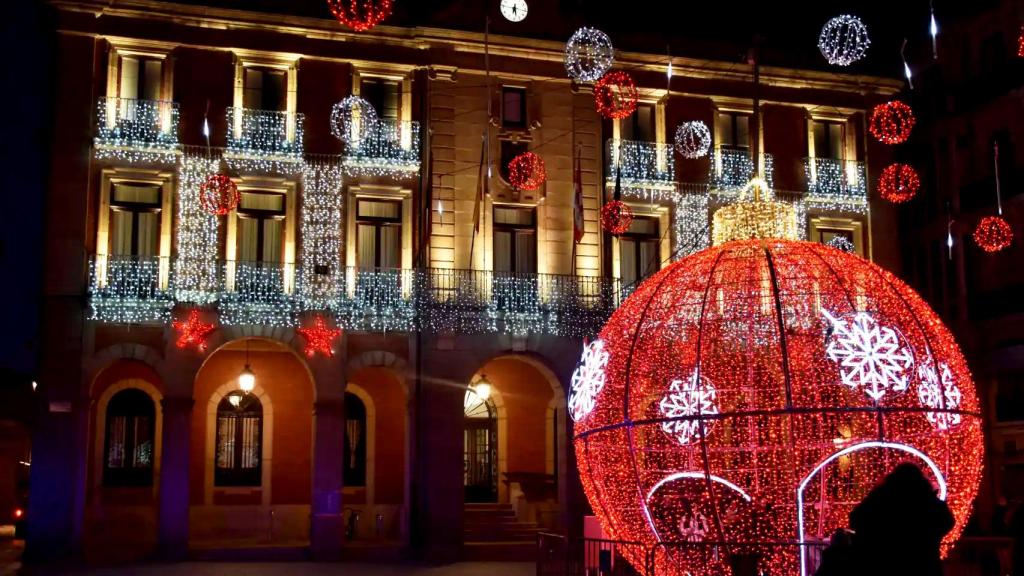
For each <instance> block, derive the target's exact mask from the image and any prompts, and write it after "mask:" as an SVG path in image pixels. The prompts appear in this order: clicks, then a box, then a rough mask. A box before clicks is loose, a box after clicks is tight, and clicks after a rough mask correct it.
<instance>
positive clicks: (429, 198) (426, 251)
mask: <svg viewBox="0 0 1024 576" xmlns="http://www.w3.org/2000/svg"><path fill="white" fill-rule="evenodd" d="M424 200H425V202H424V203H425V204H426V205H427V209H426V210H425V211H424V212H425V215H424V216H425V220H424V221H423V238H422V240H421V241H420V246H421V247H422V250H423V252H422V256H421V258H420V260H421V263H426V262H429V261H430V236H431V235H432V234H433V233H434V155H433V154H431V155H430V161H429V162H428V163H427V190H426V198H425V199H424Z"/></svg>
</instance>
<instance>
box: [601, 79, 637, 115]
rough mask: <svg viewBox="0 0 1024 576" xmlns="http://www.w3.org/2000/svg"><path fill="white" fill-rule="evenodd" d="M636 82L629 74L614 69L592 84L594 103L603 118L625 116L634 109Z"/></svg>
mask: <svg viewBox="0 0 1024 576" xmlns="http://www.w3.org/2000/svg"><path fill="white" fill-rule="evenodd" d="M636 100H637V91H636V82H634V81H633V77H632V76H630V75H629V74H627V73H625V72H623V71H621V70H614V71H612V72H609V73H607V74H605V75H604V76H602V77H601V79H600V80H598V81H597V84H594V104H595V105H596V106H597V112H598V113H599V114H600V115H601V116H604V117H605V118H613V119H615V118H625V117H627V116H629V115H630V114H632V113H633V112H635V111H636Z"/></svg>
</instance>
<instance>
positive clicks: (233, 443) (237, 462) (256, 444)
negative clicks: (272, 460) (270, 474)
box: [213, 392, 263, 486]
mask: <svg viewBox="0 0 1024 576" xmlns="http://www.w3.org/2000/svg"><path fill="white" fill-rule="evenodd" d="M215 458H216V469H215V472H214V477H213V484H214V486H259V485H260V479H261V470H262V460H263V405H262V404H260V400H259V398H257V397H256V395H255V394H243V393H242V392H232V393H231V394H228V395H227V396H225V397H224V398H223V399H222V400H221V401H220V404H218V405H217V452H216V456H215Z"/></svg>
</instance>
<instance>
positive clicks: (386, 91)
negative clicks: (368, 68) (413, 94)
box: [359, 78, 400, 119]
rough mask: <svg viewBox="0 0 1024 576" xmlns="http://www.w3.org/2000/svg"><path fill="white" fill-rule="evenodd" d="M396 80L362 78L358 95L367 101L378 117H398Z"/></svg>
mask: <svg viewBox="0 0 1024 576" xmlns="http://www.w3.org/2000/svg"><path fill="white" fill-rule="evenodd" d="M399 92H400V91H399V88H398V82H396V81H394V80H387V79H383V78H364V79H363V80H362V82H361V83H360V88H359V96H360V97H361V98H362V99H363V100H366V101H367V102H369V103H370V104H371V105H372V106H373V109H374V110H376V112H377V117H378V118H389V119H395V118H398V104H399V102H398V96H399Z"/></svg>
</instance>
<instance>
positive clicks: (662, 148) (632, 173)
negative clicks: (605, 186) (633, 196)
mask: <svg viewBox="0 0 1024 576" xmlns="http://www.w3.org/2000/svg"><path fill="white" fill-rule="evenodd" d="M607 153H608V156H607V157H608V158H609V162H608V163H607V165H608V169H607V173H606V174H605V177H606V178H607V181H608V183H609V184H614V183H615V179H616V176H617V174H616V171H617V169H621V170H622V173H621V175H620V183H621V186H622V188H623V189H632V190H639V191H661V190H673V189H674V188H675V180H676V168H675V161H674V158H673V157H672V146H670V145H668V144H658V143H656V142H638V141H634V140H609V141H608V145H607Z"/></svg>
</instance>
